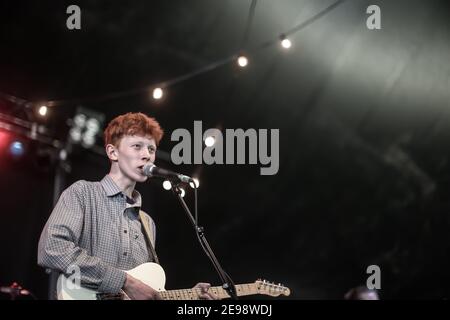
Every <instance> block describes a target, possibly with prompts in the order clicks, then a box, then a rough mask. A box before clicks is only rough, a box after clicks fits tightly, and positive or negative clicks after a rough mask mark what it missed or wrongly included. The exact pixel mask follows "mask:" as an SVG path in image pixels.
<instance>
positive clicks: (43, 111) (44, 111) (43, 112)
mask: <svg viewBox="0 0 450 320" xmlns="http://www.w3.org/2000/svg"><path fill="white" fill-rule="evenodd" d="M47 111H48V108H47V106H40V107H39V111H38V112H39V114H40V115H41V116H43V117H45V116H46V115H47Z"/></svg>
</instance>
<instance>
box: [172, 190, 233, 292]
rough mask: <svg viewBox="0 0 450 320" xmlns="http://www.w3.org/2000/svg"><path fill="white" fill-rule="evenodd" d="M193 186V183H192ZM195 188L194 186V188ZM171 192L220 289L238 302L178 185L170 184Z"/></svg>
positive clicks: (227, 278) (228, 280)
mask: <svg viewBox="0 0 450 320" xmlns="http://www.w3.org/2000/svg"><path fill="white" fill-rule="evenodd" d="M192 183H193V184H194V185H195V182H192ZM195 187H196V186H195ZM172 191H173V192H174V193H175V194H176V195H177V198H178V200H179V201H180V203H181V206H182V207H183V209H184V211H185V212H186V214H187V216H188V219H189V221H190V222H191V224H192V226H193V227H194V230H195V233H196V235H197V238H198V240H199V242H200V245H201V246H202V248H203V250H204V251H205V254H206V256H207V257H208V258H209V259H210V260H211V262H212V264H213V266H214V269H216V272H217V274H218V275H219V277H220V279H221V281H222V282H223V285H222V288H223V289H224V290H226V292H227V293H228V295H229V296H230V297H231V298H232V299H233V300H238V297H237V295H236V288H235V286H234V283H233V280H231V277H230V276H229V275H228V274H227V273H226V272H225V270H223V268H222V267H221V265H220V263H219V261H218V260H217V258H216V256H215V255H214V252H213V251H212V249H211V247H210V245H209V243H208V240H206V237H205V233H204V228H203V227H201V226H199V225H198V221H197V219H194V217H193V216H192V213H191V211H190V210H189V207H188V206H187V204H186V202H185V201H184V199H183V197H182V196H181V190H180V188H179V186H178V184H176V183H174V182H172ZM195 191H196V193H195V201H197V188H195ZM196 209H197V206H196ZM196 218H197V212H196Z"/></svg>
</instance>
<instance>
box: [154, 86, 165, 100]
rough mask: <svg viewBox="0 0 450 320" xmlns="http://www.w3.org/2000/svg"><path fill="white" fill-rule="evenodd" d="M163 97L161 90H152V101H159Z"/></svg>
mask: <svg viewBox="0 0 450 320" xmlns="http://www.w3.org/2000/svg"><path fill="white" fill-rule="evenodd" d="M162 96H163V90H162V89H161V88H155V89H154V90H153V99H155V100H159V99H161V98H162Z"/></svg>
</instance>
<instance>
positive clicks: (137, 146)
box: [133, 144, 141, 149]
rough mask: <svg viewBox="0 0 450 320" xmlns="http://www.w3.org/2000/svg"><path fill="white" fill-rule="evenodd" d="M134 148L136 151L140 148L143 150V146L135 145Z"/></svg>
mask: <svg viewBox="0 0 450 320" xmlns="http://www.w3.org/2000/svg"><path fill="white" fill-rule="evenodd" d="M133 147H134V148H135V149H140V148H141V145H139V144H135V145H133Z"/></svg>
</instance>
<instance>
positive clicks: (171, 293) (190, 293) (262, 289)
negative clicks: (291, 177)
mask: <svg viewBox="0 0 450 320" xmlns="http://www.w3.org/2000/svg"><path fill="white" fill-rule="evenodd" d="M126 273H128V274H129V275H131V276H132V277H134V278H136V279H138V280H140V281H142V282H144V283H145V284H146V285H148V286H151V287H152V288H153V289H155V290H157V291H159V292H160V294H161V297H162V298H163V299H164V300H198V299H199V294H200V289H199V288H192V289H180V290H167V291H166V290H165V289H164V285H165V283H166V275H165V273H164V269H163V268H162V267H161V266H160V265H159V264H156V263H153V262H148V263H144V264H141V265H140V266H137V267H136V268H134V269H131V270H128V271H126ZM70 278H71V277H69V278H67V277H66V276H64V275H60V276H59V278H58V283H57V297H58V300H114V299H115V300H129V298H128V296H127V295H126V294H125V292H123V291H122V292H121V293H119V294H105V293H99V292H96V291H94V290H91V289H87V288H84V287H81V286H76V285H75V283H74V282H73V281H72V280H71V279H70ZM209 291H210V292H212V293H213V294H215V295H216V296H217V297H218V298H219V299H226V298H229V297H230V296H229V295H228V293H227V292H226V290H225V289H223V288H222V287H211V288H209ZM236 294H237V295H238V296H248V295H255V294H262V295H268V296H272V297H278V296H279V295H284V296H289V295H290V294H291V291H290V290H289V289H288V288H287V287H284V286H282V285H280V284H278V285H277V284H273V283H269V282H267V281H265V280H264V281H262V280H258V281H255V282H254V283H246V284H239V285H236Z"/></svg>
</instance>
